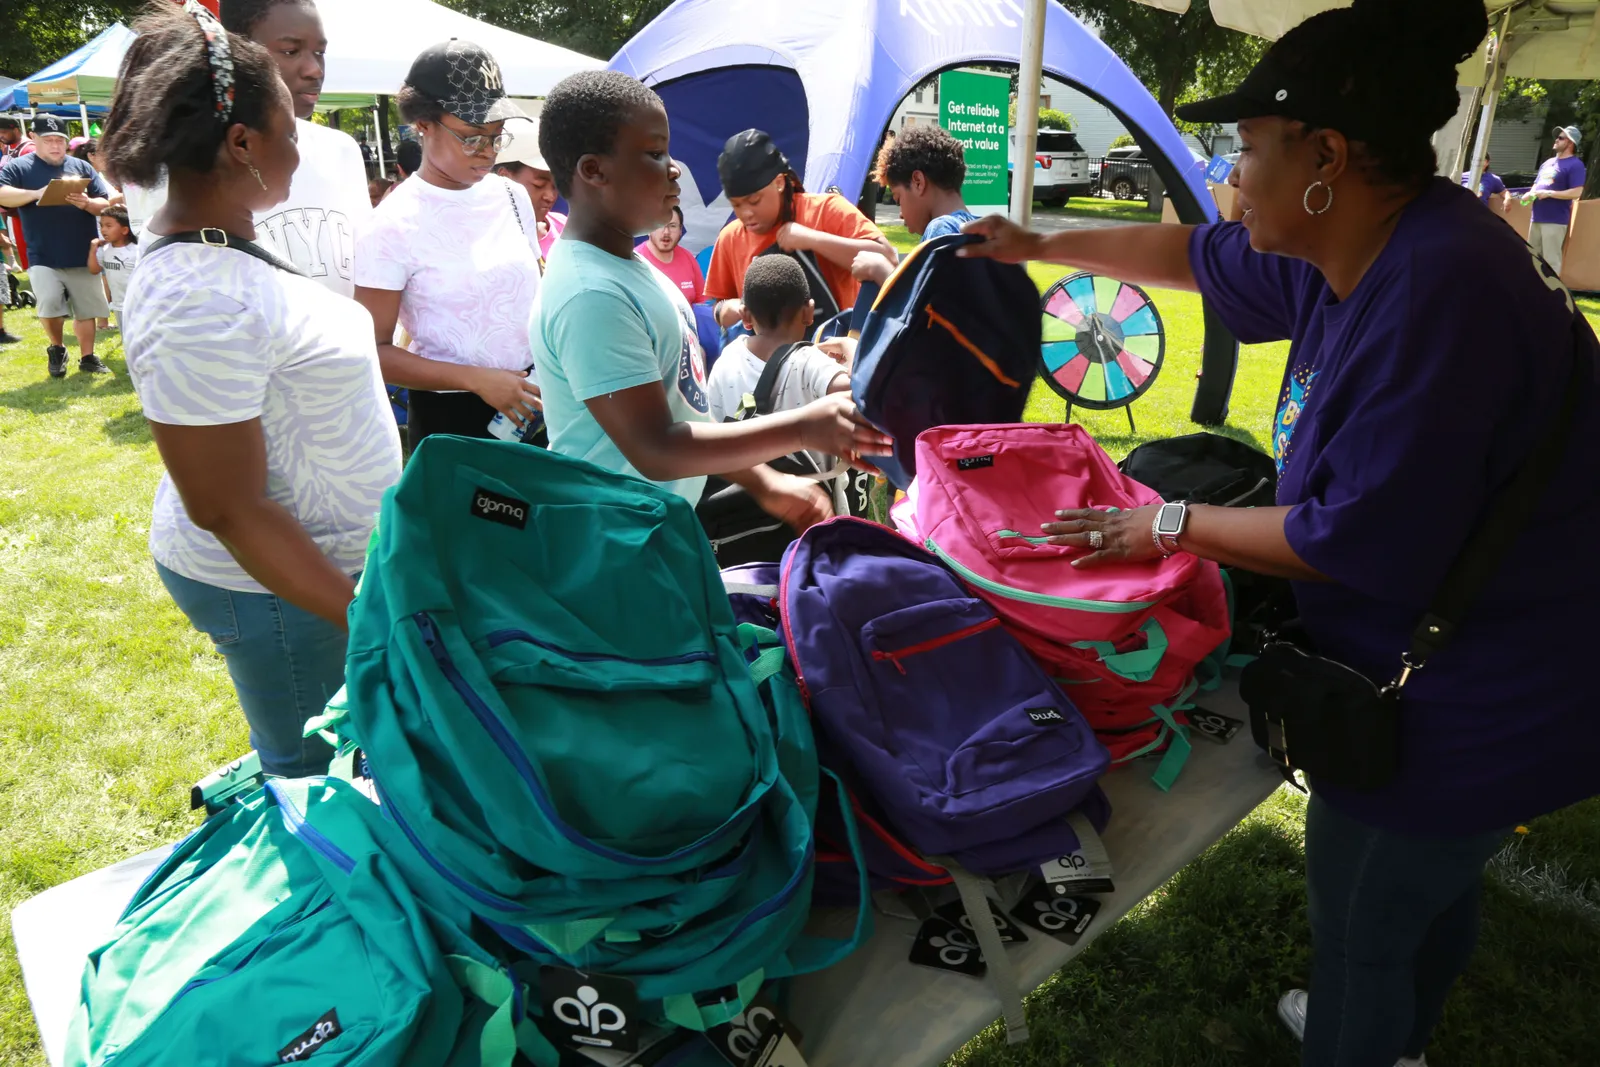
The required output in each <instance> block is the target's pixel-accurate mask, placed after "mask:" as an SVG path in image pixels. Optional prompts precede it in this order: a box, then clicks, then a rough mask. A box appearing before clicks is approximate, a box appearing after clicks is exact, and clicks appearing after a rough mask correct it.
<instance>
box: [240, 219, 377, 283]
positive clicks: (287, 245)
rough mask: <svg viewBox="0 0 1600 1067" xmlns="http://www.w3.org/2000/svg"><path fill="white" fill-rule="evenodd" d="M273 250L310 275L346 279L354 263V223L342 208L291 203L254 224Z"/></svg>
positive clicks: (350, 275)
mask: <svg viewBox="0 0 1600 1067" xmlns="http://www.w3.org/2000/svg"><path fill="white" fill-rule="evenodd" d="M256 229H257V231H258V233H259V234H260V235H261V236H262V237H263V238H265V239H266V241H267V243H268V244H270V245H271V246H272V249H273V251H275V252H277V253H278V254H279V255H280V256H282V257H283V258H285V259H287V260H288V261H289V262H290V263H293V264H294V265H295V266H297V267H299V268H300V269H301V270H304V271H305V272H306V273H307V274H308V275H310V276H311V277H313V278H326V277H327V276H328V275H330V274H333V275H337V276H338V277H340V278H343V279H345V280H347V281H348V280H349V279H350V278H351V277H352V273H353V270H354V266H355V240H356V239H355V227H354V226H352V225H351V224H350V219H349V216H347V215H345V213H344V212H342V211H329V210H327V209H326V208H320V207H292V208H288V209H286V210H284V211H279V212H277V213H275V214H272V215H268V216H267V217H266V218H265V219H262V220H261V221H260V222H258V223H257V224H256Z"/></svg>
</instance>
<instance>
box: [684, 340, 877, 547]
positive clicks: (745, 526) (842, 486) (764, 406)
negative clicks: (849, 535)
mask: <svg viewBox="0 0 1600 1067" xmlns="http://www.w3.org/2000/svg"><path fill="white" fill-rule="evenodd" d="M804 344H805V342H797V343H795V344H789V345H784V346H783V347H782V348H780V349H778V350H777V351H776V352H774V353H773V354H772V356H771V358H769V359H768V360H767V365H766V367H765V368H763V369H762V371H761V378H760V380H759V381H757V382H756V388H755V392H753V393H750V394H747V397H746V400H747V403H746V405H745V406H744V407H742V408H741V409H740V410H739V411H738V413H736V414H734V415H730V416H728V418H727V420H726V421H728V422H741V421H743V420H744V419H752V418H758V417H760V416H762V415H770V414H772V398H773V394H774V393H775V392H776V391H777V388H778V377H779V375H781V374H782V373H783V368H784V365H785V364H786V363H788V362H789V357H790V356H791V355H793V354H794V352H795V351H796V350H798V349H800V348H802V347H804ZM768 466H770V467H772V468H773V469H774V470H778V471H782V472H784V473H785V474H798V475H800V476H802V477H808V478H813V479H815V480H816V481H817V482H818V483H820V484H821V485H822V486H823V488H825V489H827V488H832V489H833V490H834V492H833V498H834V508H835V510H836V511H838V513H839V514H851V515H857V516H864V515H866V514H867V496H868V491H869V489H870V488H871V485H872V475H870V474H867V473H866V472H865V471H859V470H855V469H854V468H850V469H847V470H845V471H843V472H841V473H840V474H838V475H836V476H834V477H831V478H825V477H824V476H825V475H827V474H828V471H825V470H819V469H818V467H817V464H816V461H815V459H814V458H813V457H812V456H811V454H810V453H807V452H795V453H792V454H790V455H787V456H781V457H779V458H778V459H775V460H773V461H772V462H771V463H769V464H768ZM841 479H842V481H841ZM841 503H842V504H844V505H845V508H840V506H839V505H840V504H841ZM846 509H848V510H846ZM694 511H695V515H696V516H698V517H699V519H700V525H701V526H702V527H703V528H704V529H705V532H706V537H707V539H709V540H710V542H711V551H712V552H713V554H715V555H716V557H717V566H718V567H738V566H742V565H743V564H746V563H776V562H777V561H778V560H780V559H782V558H783V550H784V549H785V548H787V547H789V543H790V542H791V541H793V540H794V539H795V537H796V536H798V535H797V534H796V533H795V532H794V530H792V529H791V528H790V527H789V526H788V525H787V524H785V523H783V522H781V521H779V520H778V519H775V518H773V517H772V516H771V515H768V514H767V513H766V512H765V511H762V510H761V506H760V505H759V504H757V503H756V502H755V501H754V500H752V499H751V497H750V494H749V493H747V492H745V491H744V488H743V487H742V486H738V485H734V484H733V483H732V482H729V481H727V480H725V479H722V478H717V477H715V476H713V477H710V478H707V479H706V488H705V492H704V493H702V494H701V496H700V503H699V504H697V505H696V506H695V509H694Z"/></svg>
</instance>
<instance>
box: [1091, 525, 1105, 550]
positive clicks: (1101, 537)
mask: <svg viewBox="0 0 1600 1067" xmlns="http://www.w3.org/2000/svg"><path fill="white" fill-rule="evenodd" d="M1105 545H1106V535H1105V534H1103V533H1101V532H1100V531H1099V530H1090V531H1089V547H1090V548H1092V549H1094V550H1095V551H1096V552H1098V551H1100V550H1101V549H1102V548H1104V547H1105Z"/></svg>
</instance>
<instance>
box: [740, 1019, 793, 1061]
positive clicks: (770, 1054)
mask: <svg viewBox="0 0 1600 1067" xmlns="http://www.w3.org/2000/svg"><path fill="white" fill-rule="evenodd" d="M743 1067H806V1061H805V1057H803V1056H801V1055H800V1046H799V1045H798V1044H797V1043H796V1042H795V1038H794V1033H793V1032H792V1031H791V1030H790V1029H789V1028H788V1027H787V1026H785V1025H784V1024H783V1020H781V1019H774V1020H772V1021H771V1022H769V1023H768V1024H767V1025H766V1026H765V1027H763V1028H762V1030H761V1036H760V1037H759V1038H758V1039H757V1042H756V1050H755V1051H754V1052H752V1053H751V1054H750V1058H749V1059H747V1060H745V1061H744V1064H743Z"/></svg>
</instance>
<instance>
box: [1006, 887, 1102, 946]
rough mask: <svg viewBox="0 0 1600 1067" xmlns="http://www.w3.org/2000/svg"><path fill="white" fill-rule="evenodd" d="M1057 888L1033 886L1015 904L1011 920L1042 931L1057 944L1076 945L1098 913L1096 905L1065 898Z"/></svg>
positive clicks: (1091, 902)
mask: <svg viewBox="0 0 1600 1067" xmlns="http://www.w3.org/2000/svg"><path fill="white" fill-rule="evenodd" d="M1058 888H1060V887H1059V886H1051V885H1044V884H1040V885H1035V886H1034V887H1033V888H1032V889H1031V890H1029V891H1028V894H1027V895H1026V896H1024V897H1023V898H1022V899H1021V900H1020V901H1018V902H1017V906H1016V907H1015V908H1013V909H1012V911H1011V917H1012V918H1013V919H1016V920H1017V921H1018V922H1024V923H1027V924H1028V925H1029V926H1031V927H1033V928H1034V929H1036V930H1043V931H1044V932H1045V933H1047V934H1049V935H1050V936H1051V937H1053V938H1055V939H1056V940H1057V941H1063V942H1065V943H1066V944H1069V945H1076V944H1077V943H1078V939H1079V938H1081V937H1083V935H1084V932H1085V931H1087V930H1088V929H1089V924H1090V923H1092V922H1093V921H1094V917H1095V915H1097V914H1098V913H1099V911H1100V902H1099V901H1098V900H1093V899H1090V898H1089V897H1069V896H1065V895H1062V894H1060V893H1058V892H1056V890H1057V889H1058Z"/></svg>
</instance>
